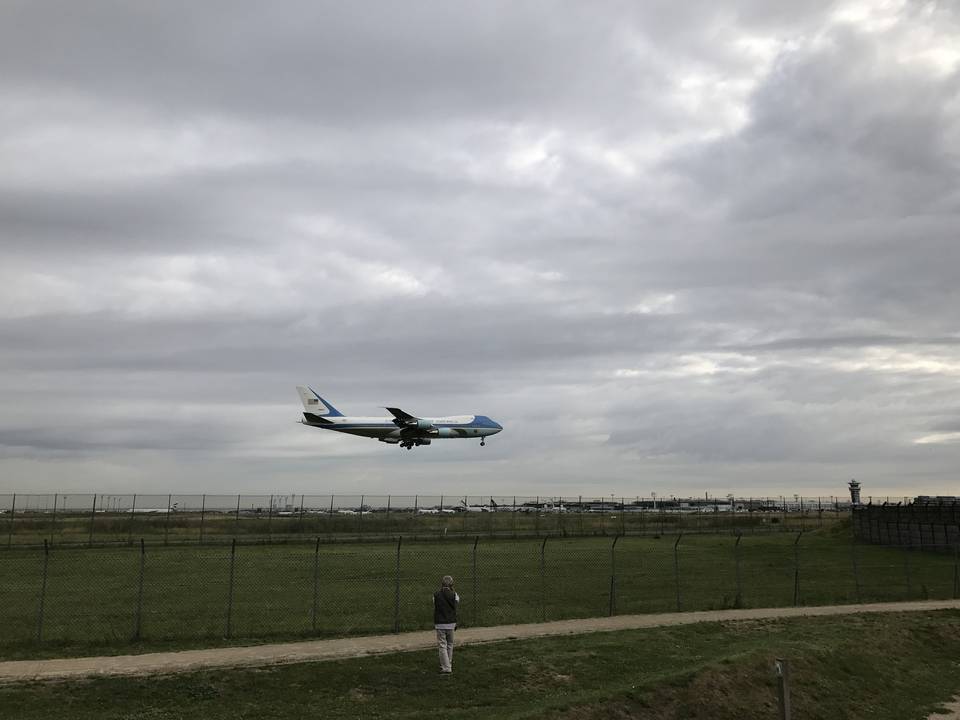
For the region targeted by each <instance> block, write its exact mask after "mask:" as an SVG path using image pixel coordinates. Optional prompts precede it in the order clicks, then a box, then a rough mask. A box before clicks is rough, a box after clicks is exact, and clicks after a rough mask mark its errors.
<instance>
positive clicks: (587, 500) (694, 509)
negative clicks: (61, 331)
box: [0, 493, 850, 549]
mask: <svg viewBox="0 0 960 720" xmlns="http://www.w3.org/2000/svg"><path fill="white" fill-rule="evenodd" d="M849 511H850V504H849V502H847V501H844V500H843V499H841V498H837V497H829V498H827V497H806V496H801V495H792V496H789V497H787V496H780V497H766V498H751V497H748V498H737V497H734V496H732V495H728V496H726V497H722V498H719V497H718V498H710V497H704V498H673V497H670V498H662V497H647V498H642V497H635V498H624V497H619V498H618V497H613V496H610V497H606V498H597V497H593V498H591V497H587V496H585V495H577V496H555V497H529V496H528V497H521V496H509V497H507V496H489V495H487V496H482V497H481V496H471V495H461V496H447V495H404V496H396V495H383V496H368V495H294V494H291V495H176V494H165V495H142V494H138V495H111V494H63V493H57V494H49V495H36V494H34V495H31V494H19V493H18V494H8V495H0V549H2V548H4V547H11V548H12V547H15V546H18V545H38V546H39V545H42V544H43V542H44V541H46V542H47V543H48V544H49V545H57V546H64V545H87V546H93V545H111V544H112V545H121V544H128V545H130V544H133V543H135V542H138V541H139V540H140V539H143V540H144V541H145V542H146V543H148V544H159V543H162V544H164V545H177V544H199V545H206V544H230V542H231V541H233V540H234V539H237V540H239V541H244V542H247V541H253V540H256V541H265V542H284V541H296V542H302V541H304V540H306V539H308V538H311V537H317V536H319V537H322V538H325V539H328V540H340V541H343V540H350V539H362V538H388V537H389V538H397V537H399V536H401V535H402V536H403V537H406V538H411V539H437V538H447V537H451V536H462V537H474V536H477V535H480V536H482V537H484V538H520V537H537V538H542V537H545V536H548V535H559V536H566V537H571V536H596V535H601V536H616V535H664V534H674V535H675V534H679V533H684V534H687V535H690V534H694V533H696V534H706V533H730V532H733V533H762V532H770V531H787V532H791V531H806V530H814V529H822V528H824V527H828V526H830V525H831V524H834V523H836V522H837V521H838V520H840V519H842V518H845V517H846V516H847V515H848V514H849Z"/></svg>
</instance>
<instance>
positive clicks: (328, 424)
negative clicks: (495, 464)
mask: <svg viewBox="0 0 960 720" xmlns="http://www.w3.org/2000/svg"><path fill="white" fill-rule="evenodd" d="M297 392H299V393H300V401H301V402H302V403H303V420H301V421H300V422H301V423H302V424H303V425H309V426H310V427H316V428H321V429H323V430H333V431H334V432H341V433H346V434H347V435H359V436H361V437H368V438H375V439H377V440H379V441H380V442H385V443H389V444H391V445H399V446H400V447H405V448H406V449H407V450H410V449H411V448H413V447H416V446H418V445H430V444H431V443H432V442H433V441H434V440H471V439H472V440H480V444H481V445H485V444H486V438H488V437H490V436H491V435H496V434H497V433H498V432H500V431H501V430H503V426H501V425H500V424H499V423H496V422H494V421H493V420H491V419H490V418H488V417H487V416H486V415H450V416H447V417H417V416H416V415H411V414H410V413H407V412H404V411H403V410H401V409H400V408H396V407H388V408H384V409H385V410H387V411H388V412H389V413H390V415H391V417H349V416H347V415H344V414H343V413H342V412H340V411H339V410H337V409H336V408H335V407H334V406H333V405H331V404H330V403H328V402H327V401H326V400H324V399H323V398H322V397H320V396H319V395H318V394H317V393H316V392H315V391H314V390H312V389H311V388H309V387H306V386H304V385H298V386H297Z"/></svg>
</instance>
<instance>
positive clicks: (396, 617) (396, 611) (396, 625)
mask: <svg viewBox="0 0 960 720" xmlns="http://www.w3.org/2000/svg"><path fill="white" fill-rule="evenodd" d="M361 507H363V506H362V505H361ZM402 543H403V535H401V536H399V537H398V538H397V567H396V571H395V573H394V576H393V582H394V585H393V631H394V632H395V633H398V632H400V545H401V544H402Z"/></svg>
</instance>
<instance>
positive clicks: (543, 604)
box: [540, 535, 550, 622]
mask: <svg viewBox="0 0 960 720" xmlns="http://www.w3.org/2000/svg"><path fill="white" fill-rule="evenodd" d="M549 538H550V536H549V535H545V536H544V538H543V542H542V543H540V621H541V622H546V621H547V563H546V551H547V540H548V539H549Z"/></svg>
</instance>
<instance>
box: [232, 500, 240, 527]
mask: <svg viewBox="0 0 960 720" xmlns="http://www.w3.org/2000/svg"><path fill="white" fill-rule="evenodd" d="M238 532H240V495H239V494H238V495H237V510H236V513H235V514H234V516H233V536H234V537H236V536H237V533H238Z"/></svg>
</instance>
